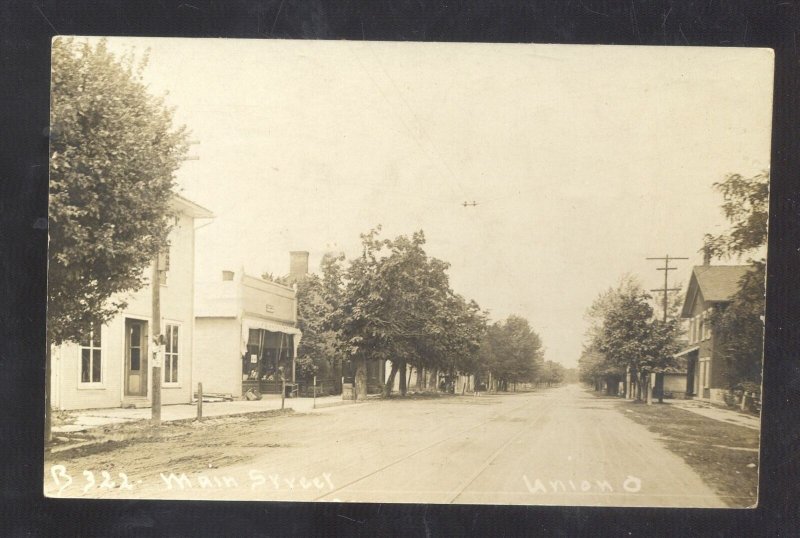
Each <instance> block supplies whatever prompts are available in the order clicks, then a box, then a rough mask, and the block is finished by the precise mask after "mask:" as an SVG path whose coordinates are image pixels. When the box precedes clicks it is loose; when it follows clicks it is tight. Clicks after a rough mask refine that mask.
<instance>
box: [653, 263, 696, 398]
mask: <svg viewBox="0 0 800 538" xmlns="http://www.w3.org/2000/svg"><path fill="white" fill-rule="evenodd" d="M646 259H648V260H664V267H658V268H657V270H658V271H664V287H663V288H658V289H652V290H650V291H655V292H663V293H664V323H666V322H667V317H668V316H669V292H671V291H680V288H670V287H669V272H670V271H675V270H676V269H677V267H670V265H669V262H670V260H688V259H689V258H678V257H670V255H669V254H667V255H666V256H664V257H663V258H646ZM653 384H654V385H655V386H656V388H657V389H658V403H664V374H663V373H658V374H656V378H655V383H653ZM652 390H653V387H652V386H651V387H650V390H648V398H647V403H650V402H651V401H652V398H653V397H652Z"/></svg>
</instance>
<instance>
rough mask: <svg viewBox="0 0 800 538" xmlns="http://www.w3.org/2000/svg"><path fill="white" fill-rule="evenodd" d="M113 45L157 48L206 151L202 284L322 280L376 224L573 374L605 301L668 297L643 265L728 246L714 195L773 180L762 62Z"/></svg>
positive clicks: (184, 174)
mask: <svg viewBox="0 0 800 538" xmlns="http://www.w3.org/2000/svg"><path fill="white" fill-rule="evenodd" d="M110 42H111V44H112V48H113V49H114V50H117V51H121V50H123V49H126V48H129V47H131V46H133V47H134V48H135V49H136V50H137V51H144V50H145V49H146V48H150V62H149V65H148V67H147V69H146V71H145V79H146V81H147V82H148V83H149V84H150V87H151V89H152V91H153V92H154V93H156V94H161V93H163V92H165V91H168V92H169V94H168V95H167V97H166V100H167V102H168V103H169V104H170V105H172V106H174V107H176V119H177V121H178V122H180V123H184V124H186V125H187V126H188V127H189V129H190V130H191V131H192V133H193V134H192V138H193V139H196V140H197V141H199V144H198V145H195V146H193V147H192V150H191V153H192V154H194V155H196V156H198V157H199V159H198V160H196V161H187V162H186V163H185V164H184V166H183V168H182V169H181V170H180V172H179V177H178V180H179V184H180V186H181V188H182V192H183V194H184V195H185V196H187V197H189V198H190V199H192V200H194V201H195V202H197V203H199V204H201V205H203V206H205V207H207V208H209V209H210V210H212V211H213V212H214V213H215V214H216V216H217V218H216V219H215V220H214V221H213V223H212V224H210V225H208V226H205V227H203V228H201V229H199V230H198V232H197V251H196V252H197V258H198V259H197V276H198V279H201V280H207V279H217V278H220V276H219V271H220V270H221V269H223V268H226V269H233V270H236V271H238V270H240V269H241V268H242V267H244V269H245V271H246V272H248V273H250V274H254V275H260V274H261V273H262V272H265V271H267V272H272V273H274V274H285V273H286V272H287V271H288V252H289V251H290V250H307V251H309V252H310V253H311V267H312V270H313V271H317V270H318V265H319V261H320V259H321V257H322V255H323V254H324V252H325V251H326V249H327V248H329V247H328V245H331V244H336V245H338V248H339V249H341V250H343V251H344V252H345V253H346V254H347V255H348V256H354V255H357V254H358V252H359V248H358V247H359V233H362V232H365V231H367V230H369V229H370V228H371V227H374V226H375V225H377V224H381V225H383V230H384V235H385V236H387V237H388V236H391V237H394V236H396V235H399V234H410V233H412V232H413V231H414V230H418V229H422V230H424V231H425V234H426V237H427V240H428V245H427V251H428V253H429V254H430V255H432V256H435V257H438V258H440V259H443V260H446V261H448V262H450V264H451V269H450V278H451V284H452V286H453V288H454V289H455V290H456V291H458V292H459V293H461V294H462V295H464V296H466V297H467V298H472V299H475V300H476V301H478V303H479V304H480V305H481V306H482V307H483V308H485V309H488V310H489V311H490V312H491V316H492V317H493V318H494V319H502V318H504V317H506V316H507V315H509V314H512V313H515V314H519V315H522V316H524V317H526V318H527V319H528V320H529V321H530V322H531V325H532V327H533V328H534V330H536V331H537V332H538V333H539V334H540V335H541V337H542V339H543V341H544V345H545V347H546V348H547V351H546V358H547V359H551V360H556V361H559V362H562V363H563V364H564V365H566V366H574V365H575V364H576V361H577V358H578V356H579V355H580V351H581V346H582V343H583V337H584V330H585V327H586V321H585V319H584V313H585V310H586V308H587V307H588V306H589V305H590V304H591V302H592V300H593V299H594V298H595V297H596V296H597V295H598V293H600V292H601V291H603V290H604V289H606V288H608V287H609V286H611V285H614V284H615V283H616V282H617V281H618V280H619V278H620V276H621V275H623V274H625V273H632V274H634V275H637V276H638V277H639V278H640V279H641V280H642V282H643V284H644V285H645V287H646V288H648V289H649V288H656V287H660V286H661V285H663V271H657V270H656V267H657V266H658V262H654V261H646V260H645V259H644V258H645V257H648V256H663V255H665V254H667V253H668V254H670V255H671V256H685V257H690V258H691V260H689V261H681V262H676V263H677V264H678V267H679V268H680V269H679V270H678V271H672V272H671V273H670V277H671V278H672V279H673V282H679V281H682V282H684V283H686V282H688V279H689V275H690V271H691V266H692V265H696V264H700V263H702V255H700V254H699V253H698V249H699V248H700V247H701V245H702V238H703V234H704V233H706V232H720V231H722V230H724V229H725V228H726V223H725V220H724V218H723V216H722V214H721V212H720V209H719V205H720V202H721V197H720V195H719V193H717V192H715V191H714V190H713V188H712V184H713V183H714V182H715V181H720V180H722V179H724V177H725V175H726V174H727V173H730V172H738V173H742V174H754V173H758V172H759V171H761V170H765V169H768V167H769V147H770V136H769V133H770V121H771V105H772V99H771V92H772V67H773V66H772V54H771V52H770V51H768V50H763V49H705V48H689V47H686V48H683V47H672V48H660V47H610V46H561V45H493V44H431V43H377V42H372V43H368V42H346V41H255V40H228V39H193V40H188V39H186V40H179V39H152V38H147V39H127V38H126V39H121V38H112V39H111V41H110ZM473 200H474V201H475V202H477V204H478V205H477V206H475V207H471V206H470V207H464V206H463V205H462V203H463V202H464V201H469V202H472V201H473ZM671 284H672V282H671Z"/></svg>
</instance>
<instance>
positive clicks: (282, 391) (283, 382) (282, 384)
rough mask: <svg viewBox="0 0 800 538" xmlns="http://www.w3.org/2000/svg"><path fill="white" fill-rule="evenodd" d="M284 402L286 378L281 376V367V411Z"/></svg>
mask: <svg viewBox="0 0 800 538" xmlns="http://www.w3.org/2000/svg"><path fill="white" fill-rule="evenodd" d="M284 400H286V377H285V376H284V375H283V367H281V409H283V406H284Z"/></svg>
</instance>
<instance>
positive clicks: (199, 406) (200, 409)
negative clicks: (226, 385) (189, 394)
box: [197, 383, 203, 420]
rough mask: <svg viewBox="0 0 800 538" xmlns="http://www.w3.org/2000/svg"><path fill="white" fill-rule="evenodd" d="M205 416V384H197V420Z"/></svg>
mask: <svg viewBox="0 0 800 538" xmlns="http://www.w3.org/2000/svg"><path fill="white" fill-rule="evenodd" d="M202 418H203V384H202V383H198V384H197V420H201V419H202Z"/></svg>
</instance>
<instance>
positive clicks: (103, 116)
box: [48, 38, 187, 344]
mask: <svg viewBox="0 0 800 538" xmlns="http://www.w3.org/2000/svg"><path fill="white" fill-rule="evenodd" d="M146 61H147V59H146V56H145V57H144V58H143V59H142V60H140V61H137V60H136V58H135V57H134V55H133V53H129V54H126V55H123V56H121V57H117V56H115V55H114V54H112V53H111V52H110V51H109V50H108V48H107V46H106V43H105V41H100V42H98V43H97V44H95V45H90V44H89V43H86V42H81V41H77V40H74V39H71V38H56V39H55V40H54V41H53V47H52V92H51V113H50V123H51V127H50V207H49V212H50V215H49V217H50V218H49V235H50V245H49V268H48V338H49V340H50V342H51V343H52V344H59V343H61V342H64V341H77V340H79V339H80V337H81V334H82V333H84V331H85V329H86V327H88V326H89V325H90V324H92V323H98V322H99V323H102V322H105V321H107V320H108V319H109V318H110V317H112V316H113V315H114V314H116V313H117V312H118V311H119V310H120V309H121V308H123V307H124V306H125V304H124V301H123V300H122V299H121V296H120V293H121V292H128V291H135V290H137V289H139V288H141V287H142V286H143V285H144V284H145V282H146V280H147V275H146V273H145V272H144V269H145V268H146V267H147V266H148V265H149V264H150V263H151V261H152V260H153V259H155V257H156V256H157V255H158V253H159V252H160V251H161V250H162V249H163V248H164V247H165V246H166V242H167V235H168V233H169V230H170V219H169V216H170V209H169V208H170V203H171V199H172V196H173V187H174V173H175V171H176V170H177V169H178V167H179V166H180V164H181V161H182V158H183V157H184V155H185V153H186V150H187V134H186V130H185V128H183V127H176V126H175V125H174V124H173V112H172V110H170V109H169V108H167V107H165V106H164V103H163V100H162V99H159V98H156V97H154V96H152V95H151V94H150V93H149V92H148V89H147V87H146V86H145V84H144V83H143V82H142V76H141V75H142V70H143V69H144V67H145V65H146Z"/></svg>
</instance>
